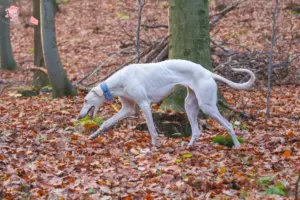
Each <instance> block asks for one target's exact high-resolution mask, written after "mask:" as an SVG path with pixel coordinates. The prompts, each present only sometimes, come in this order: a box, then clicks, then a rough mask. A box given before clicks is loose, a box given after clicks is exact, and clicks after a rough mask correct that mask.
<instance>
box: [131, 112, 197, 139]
mask: <svg viewBox="0 0 300 200" xmlns="http://www.w3.org/2000/svg"><path fill="white" fill-rule="evenodd" d="M153 119H154V121H155V126H156V128H157V129H158V130H157V131H158V133H160V134H164V135H165V136H166V137H169V138H178V137H188V136H190V135H191V133H192V131H191V126H190V123H189V121H188V119H187V116H186V114H185V113H180V112H176V113H165V112H154V113H153ZM136 129H137V130H148V128H147V123H146V122H145V123H142V124H139V125H137V127H136Z"/></svg>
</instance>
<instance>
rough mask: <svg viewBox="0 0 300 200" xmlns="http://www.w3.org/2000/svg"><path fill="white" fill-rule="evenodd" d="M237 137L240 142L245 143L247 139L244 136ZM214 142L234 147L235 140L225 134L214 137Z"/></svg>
mask: <svg viewBox="0 0 300 200" xmlns="http://www.w3.org/2000/svg"><path fill="white" fill-rule="evenodd" d="M237 139H238V141H239V142H240V143H245V140H244V139H243V138H242V137H237ZM212 142H213V143H217V144H219V145H223V146H227V147H233V140H232V138H231V137H230V136H226V137H225V136H224V135H217V136H216V137H213V138H212Z"/></svg>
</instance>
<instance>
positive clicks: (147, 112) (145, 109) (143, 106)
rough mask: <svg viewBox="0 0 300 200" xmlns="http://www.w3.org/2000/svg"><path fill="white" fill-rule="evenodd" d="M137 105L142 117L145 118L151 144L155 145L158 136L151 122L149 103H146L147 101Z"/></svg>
mask: <svg viewBox="0 0 300 200" xmlns="http://www.w3.org/2000/svg"><path fill="white" fill-rule="evenodd" d="M138 105H139V106H140V108H141V110H142V111H143V113H144V116H145V118H146V121H147V125H148V130H149V133H150V135H151V143H152V145H156V138H157V136H158V134H157V131H156V129H155V125H154V122H153V117H152V112H151V107H150V103H148V102H147V101H143V102H140V103H138Z"/></svg>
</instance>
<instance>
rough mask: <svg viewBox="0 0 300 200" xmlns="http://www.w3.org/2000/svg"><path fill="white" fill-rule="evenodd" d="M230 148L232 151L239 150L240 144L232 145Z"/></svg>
mask: <svg viewBox="0 0 300 200" xmlns="http://www.w3.org/2000/svg"><path fill="white" fill-rule="evenodd" d="M232 148H233V149H240V148H241V145H240V144H238V145H234V146H233V147H232Z"/></svg>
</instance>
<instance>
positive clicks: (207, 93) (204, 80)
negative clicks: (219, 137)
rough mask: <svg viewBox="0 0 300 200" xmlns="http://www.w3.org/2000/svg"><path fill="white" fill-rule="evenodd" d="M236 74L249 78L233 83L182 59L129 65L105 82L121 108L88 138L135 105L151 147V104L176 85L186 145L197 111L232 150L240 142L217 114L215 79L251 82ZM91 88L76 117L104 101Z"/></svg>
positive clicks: (154, 135) (195, 128) (239, 85)
mask: <svg viewBox="0 0 300 200" xmlns="http://www.w3.org/2000/svg"><path fill="white" fill-rule="evenodd" d="M233 70H234V71H237V72H246V73H248V74H249V75H250V79H249V80H248V81H247V82H245V83H235V82H232V81H230V80H228V79H225V78H224V77H222V76H219V75H217V74H214V73H212V72H210V71H208V70H207V69H205V68H203V67H202V66H201V65H199V64H196V63H193V62H190V61H186V60H167V61H163V62H159V63H150V64H132V65H129V66H127V67H125V68H123V69H121V70H120V71H118V72H116V73H115V74H113V75H112V76H111V77H109V78H108V79H107V80H105V83H106V84H107V86H108V88H109V90H110V92H111V93H112V95H113V96H114V97H116V96H118V97H120V100H121V103H122V109H121V110H120V111H119V112H118V113H117V114H115V115H114V116H112V117H111V118H109V119H108V120H107V121H105V122H104V123H103V124H102V125H101V127H100V128H99V129H98V130H97V131H96V132H94V133H93V134H92V135H90V137H89V139H94V138H96V137H97V136H99V135H100V134H103V133H104V130H106V129H107V128H109V127H111V126H112V125H114V124H115V123H117V122H118V121H120V120H121V119H123V118H125V117H127V116H129V115H131V114H133V113H134V111H135V104H138V105H139V107H140V108H141V110H142V111H143V114H144V116H145V118H146V121H147V125H148V130H149V133H150V135H151V141H152V144H153V145H155V144H156V139H157V136H158V134H157V131H156V128H155V125H154V122H153V118H152V112H151V103H155V102H159V101H161V100H163V99H164V98H165V97H167V96H168V95H169V94H170V93H171V92H172V91H173V89H174V88H175V86H177V85H183V86H186V87H187V89H188V94H187V97H186V99H185V110H186V113H187V116H188V119H189V122H190V124H191V129H192V137H191V140H190V142H189V146H191V145H193V144H194V142H195V141H196V140H197V139H198V138H199V136H200V129H199V126H198V122H197V116H198V112H199V109H201V110H202V111H203V112H204V113H205V114H207V115H209V116H210V117H212V118H213V119H215V120H217V121H218V122H219V123H220V124H221V125H222V126H224V127H225V128H226V130H227V131H228V133H229V134H230V136H231V137H232V139H233V142H234V147H235V148H239V147H240V143H239V141H238V140H237V137H236V135H235V133H234V130H233V128H232V125H231V124H230V123H229V122H228V121H227V120H226V119H225V118H224V117H223V116H222V115H221V114H220V112H219V110H218V108H217V106H216V105H217V100H218V98H217V89H218V88H217V84H216V82H215V80H218V81H221V82H224V83H226V84H228V85H229V86H230V87H233V88H236V89H247V88H250V87H251V85H252V84H253V83H254V81H255V75H254V73H253V72H251V71H250V70H247V69H236V68H235V69H233ZM99 89H100V87H99V85H98V86H96V87H94V88H93V89H92V90H91V91H90V92H89V93H88V94H87V96H86V97H85V103H84V105H83V108H82V109H81V111H80V115H79V118H82V117H84V116H86V115H87V114H88V112H89V111H90V109H91V108H92V107H94V113H93V115H92V117H93V116H95V114H96V112H97V110H98V109H99V107H100V106H101V105H102V104H103V103H104V102H105V98H104V96H103V93H102V91H101V89H100V90H99Z"/></svg>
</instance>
